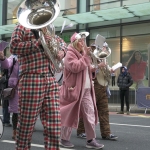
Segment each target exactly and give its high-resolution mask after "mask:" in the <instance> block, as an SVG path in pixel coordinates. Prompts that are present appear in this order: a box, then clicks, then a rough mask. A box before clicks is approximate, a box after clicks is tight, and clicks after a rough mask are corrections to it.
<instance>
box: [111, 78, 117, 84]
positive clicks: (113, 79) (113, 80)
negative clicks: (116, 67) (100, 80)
mask: <svg viewBox="0 0 150 150" xmlns="http://www.w3.org/2000/svg"><path fill="white" fill-rule="evenodd" d="M115 78H116V76H112V77H111V81H112V86H115Z"/></svg>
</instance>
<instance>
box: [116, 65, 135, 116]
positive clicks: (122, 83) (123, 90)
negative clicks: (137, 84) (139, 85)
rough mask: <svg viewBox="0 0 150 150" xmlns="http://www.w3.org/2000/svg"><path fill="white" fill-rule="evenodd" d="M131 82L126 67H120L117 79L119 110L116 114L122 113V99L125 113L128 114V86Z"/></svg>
mask: <svg viewBox="0 0 150 150" xmlns="http://www.w3.org/2000/svg"><path fill="white" fill-rule="evenodd" d="M132 84H133V80H132V77H131V75H130V73H129V72H128V70H127V67H125V66H123V67H121V73H120V74H119V76H118V79H117V85H118V87H119V91H120V101H121V110H120V111H119V112H118V113H117V114H124V99H125V102H126V113H127V115H130V111H129V87H130V86H131V85H132Z"/></svg>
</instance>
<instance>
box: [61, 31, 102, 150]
mask: <svg viewBox="0 0 150 150" xmlns="http://www.w3.org/2000/svg"><path fill="white" fill-rule="evenodd" d="M70 41H71V43H70V44H69V45H68V51H67V53H66V56H65V59H64V72H63V75H64V76H63V83H62V86H61V88H60V112H61V126H62V127H61V141H60V144H61V146H63V147H74V145H73V144H72V143H71V142H70V137H71V133H72V128H75V129H77V127H78V123H79V119H80V117H82V118H83V121H84V125H85V133H86V135H87V143H86V147H87V148H94V149H101V148H103V147H104V145H103V144H99V143H98V142H97V141H96V140H95V138H96V134H95V125H96V124H97V121H98V113H97V108H96V100H95V94H94V88H93V85H92V71H93V70H92V67H91V59H90V57H89V54H90V48H87V47H86V46H85V43H84V41H83V39H82V38H81V36H80V34H78V33H74V34H73V35H72V37H71V39H70Z"/></svg>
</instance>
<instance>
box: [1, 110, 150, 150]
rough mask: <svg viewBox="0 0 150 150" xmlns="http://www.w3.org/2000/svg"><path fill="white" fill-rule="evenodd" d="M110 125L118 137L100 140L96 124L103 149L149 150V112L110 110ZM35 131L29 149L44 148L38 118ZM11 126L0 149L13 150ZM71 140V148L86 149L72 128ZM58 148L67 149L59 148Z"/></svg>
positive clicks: (73, 149)
mask: <svg viewBox="0 0 150 150" xmlns="http://www.w3.org/2000/svg"><path fill="white" fill-rule="evenodd" d="M1 112H2V109H1V108H0V116H1V117H2V113H1ZM110 127H111V131H112V133H113V134H115V135H117V136H118V137H119V138H118V140H116V141H109V140H102V139H101V136H100V129H99V124H98V125H97V126H96V135H97V140H98V141H99V142H100V143H102V144H104V145H105V146H104V148H103V150H149V149H150V114H149V113H147V114H144V112H142V113H131V115H126V114H124V115H118V114H116V112H110ZM35 128H36V131H35V132H34V133H33V137H32V147H31V150H44V145H43V143H44V140H43V128H42V124H41V122H40V119H39V118H38V120H37V123H36V125H35ZM11 137H12V127H5V129H4V134H3V137H2V139H1V140H0V150H15V144H14V143H15V142H14V141H13V140H12V139H11ZM71 142H72V143H73V144H74V145H75V147H74V148H72V149H71V150H87V148H86V147H85V145H86V139H81V138H77V137H76V130H75V129H73V133H72V136H71ZM60 150H67V148H61V149H60Z"/></svg>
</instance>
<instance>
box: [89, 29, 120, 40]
mask: <svg viewBox="0 0 150 150" xmlns="http://www.w3.org/2000/svg"><path fill="white" fill-rule="evenodd" d="M97 34H100V35H102V36H104V37H105V38H110V37H119V36H120V28H119V27H112V28H103V29H94V30H91V31H90V39H95V37H96V35H97Z"/></svg>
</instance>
